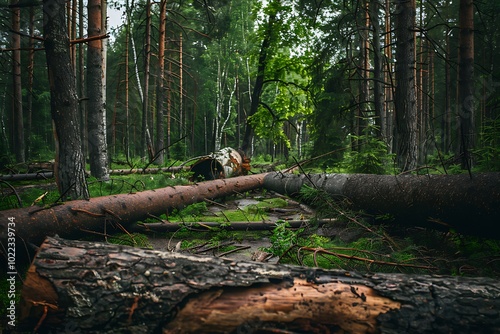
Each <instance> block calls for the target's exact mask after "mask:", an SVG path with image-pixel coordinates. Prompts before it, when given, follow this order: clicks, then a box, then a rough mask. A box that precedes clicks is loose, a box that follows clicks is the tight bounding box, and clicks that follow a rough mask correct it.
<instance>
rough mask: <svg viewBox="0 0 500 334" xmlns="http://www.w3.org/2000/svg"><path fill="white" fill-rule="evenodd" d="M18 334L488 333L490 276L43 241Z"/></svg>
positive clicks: (494, 315)
mask: <svg viewBox="0 0 500 334" xmlns="http://www.w3.org/2000/svg"><path fill="white" fill-rule="evenodd" d="M21 300H22V305H21V323H22V327H20V329H21V328H22V329H23V330H30V331H34V332H36V331H39V330H40V331H41V330H47V331H53V332H61V333H62V332H66V331H67V330H68V329H69V328H71V330H73V331H81V332H84V333H107V332H113V333H131V332H133V333H159V332H162V333H257V332H271V331H272V330H275V329H280V330H290V331H294V332H323V333H324V332H349V333H375V332H380V333H402V332H404V333H479V332H482V333H486V332H488V333H495V332H498V331H499V330H500V317H499V312H500V287H499V285H498V281H496V280H493V279H489V278H463V277H451V276H450V277H448V276H427V275H419V276H416V275H413V276H411V275H402V274H370V275H364V276H361V275H358V274H355V273H350V272H345V271H333V270H322V269H317V268H305V267H293V266H285V265H271V264H264V263H258V262H234V261H231V260H229V259H221V258H213V257H197V256H193V255H185V254H179V253H170V252H169V253H167V252H159V251H153V250H147V249H138V248H131V247H127V246H120V245H110V244H103V243H97V242H82V241H69V240H64V239H60V238H48V239H47V240H46V241H45V242H44V243H43V244H42V245H41V247H40V249H39V251H38V254H37V256H36V258H35V260H34V262H33V263H32V265H31V267H30V268H29V270H28V274H27V277H26V280H25V283H24V286H23V290H22V295H21Z"/></svg>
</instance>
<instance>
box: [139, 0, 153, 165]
mask: <svg viewBox="0 0 500 334" xmlns="http://www.w3.org/2000/svg"><path fill="white" fill-rule="evenodd" d="M145 24H146V40H145V44H144V93H143V99H142V131H141V154H142V156H143V157H144V158H145V157H147V156H148V155H149V156H150V158H151V152H150V149H151V148H150V147H148V137H149V136H148V133H149V124H148V113H149V71H150V64H149V63H150V60H151V0H147V2H146V23H145Z"/></svg>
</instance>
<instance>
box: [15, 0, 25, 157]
mask: <svg viewBox="0 0 500 334" xmlns="http://www.w3.org/2000/svg"><path fill="white" fill-rule="evenodd" d="M11 5H12V7H11V15H12V88H13V92H12V115H13V123H14V124H13V125H14V126H13V138H12V149H13V151H14V152H13V153H14V155H15V157H16V161H17V162H24V161H25V160H26V157H25V141H24V121H23V92H22V85H21V35H20V32H21V8H20V7H19V6H18V0H11Z"/></svg>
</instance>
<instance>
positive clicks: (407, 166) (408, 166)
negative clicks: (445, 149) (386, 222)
mask: <svg viewBox="0 0 500 334" xmlns="http://www.w3.org/2000/svg"><path fill="white" fill-rule="evenodd" d="M396 4H397V6H396V13H397V14H396V21H395V33H396V40H397V41H396V91H395V95H394V102H395V109H396V129H395V144H396V162H397V165H398V167H399V168H400V169H401V170H402V171H408V170H413V169H415V167H417V159H418V145H417V140H418V138H417V105H416V94H415V33H414V29H415V7H414V2H413V1H409V0H398V1H397V2H396Z"/></svg>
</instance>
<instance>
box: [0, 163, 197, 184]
mask: <svg viewBox="0 0 500 334" xmlns="http://www.w3.org/2000/svg"><path fill="white" fill-rule="evenodd" d="M189 170H190V167H189V166H172V167H161V168H132V169H130V168H129V169H112V170H110V171H109V174H110V175H129V174H157V173H178V172H182V171H189ZM53 177H54V172H52V171H39V172H33V173H25V174H4V175H0V180H2V181H31V180H46V179H51V178H53Z"/></svg>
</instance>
